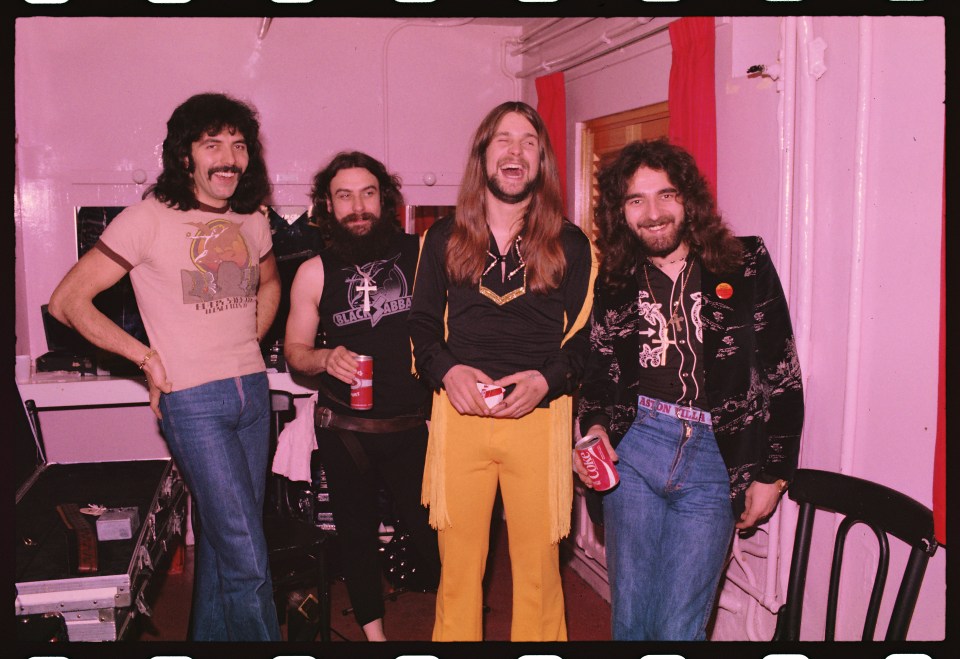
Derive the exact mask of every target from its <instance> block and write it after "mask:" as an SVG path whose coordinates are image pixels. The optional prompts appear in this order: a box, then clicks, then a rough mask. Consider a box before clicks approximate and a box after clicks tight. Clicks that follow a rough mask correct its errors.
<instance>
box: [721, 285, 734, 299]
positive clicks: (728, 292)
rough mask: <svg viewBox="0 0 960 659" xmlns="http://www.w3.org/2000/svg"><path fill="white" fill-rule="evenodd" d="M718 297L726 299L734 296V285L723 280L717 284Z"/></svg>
mask: <svg viewBox="0 0 960 659" xmlns="http://www.w3.org/2000/svg"><path fill="white" fill-rule="evenodd" d="M717 297H719V298H720V299H721V300H726V299H729V298H731V297H733V286H731V285H730V284H728V283H727V282H721V283H719V284H717Z"/></svg>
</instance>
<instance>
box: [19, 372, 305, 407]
mask: <svg viewBox="0 0 960 659" xmlns="http://www.w3.org/2000/svg"><path fill="white" fill-rule="evenodd" d="M267 377H268V378H269V380H270V388H271V389H274V390H278V391H289V392H290V393H292V394H293V395H294V396H310V395H312V394H314V393H315V392H316V390H317V389H316V385H315V384H313V383H312V382H311V379H310V378H307V377H302V376H299V375H292V374H290V373H268V374H267ZM17 386H18V387H19V388H20V396H21V397H22V398H23V400H24V401H28V400H32V401H33V402H34V404H35V405H36V406H37V409H38V410H41V411H43V410H50V409H64V408H95V407H116V406H123V405H147V404H148V402H149V400H148V397H147V382H146V379H145V378H142V377H139V378H119V377H113V376H109V375H80V374H79V373H67V372H56V373H35V374H34V375H33V377H31V379H30V380H29V381H28V382H21V383H18V384H17Z"/></svg>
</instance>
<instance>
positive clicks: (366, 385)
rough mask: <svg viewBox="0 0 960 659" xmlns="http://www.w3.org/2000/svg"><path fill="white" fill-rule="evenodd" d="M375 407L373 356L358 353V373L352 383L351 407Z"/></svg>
mask: <svg viewBox="0 0 960 659" xmlns="http://www.w3.org/2000/svg"><path fill="white" fill-rule="evenodd" d="M371 408H373V357H370V356H369V355H357V373H356V377H354V379H353V384H351V385H350V409H354V410H369V409H371Z"/></svg>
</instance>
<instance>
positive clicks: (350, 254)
mask: <svg viewBox="0 0 960 659" xmlns="http://www.w3.org/2000/svg"><path fill="white" fill-rule="evenodd" d="M366 216H367V217H374V216H371V215H369V214H367V215H366ZM349 218H350V216H347V217H345V218H344V220H347V219H349ZM327 231H328V233H329V238H328V240H327V249H329V250H330V251H331V252H333V254H335V255H336V256H338V257H339V258H341V259H343V261H344V262H346V263H349V264H350V265H360V264H362V263H369V262H370V261H376V260H378V259H382V258H384V257H385V256H386V255H387V250H388V249H389V248H390V243H391V242H392V241H393V238H394V236H396V235H397V234H398V233H400V227H399V226H397V224H396V222H391V221H389V220H385V219H384V218H382V217H379V218H376V217H374V222H373V225H372V226H371V227H370V232H369V233H367V234H365V235H362V236H357V235H355V234H353V233H351V232H350V230H349V229H347V228H346V227H344V226H343V225H342V224H341V223H340V221H338V220H337V219H336V218H335V217H329V218H328V219H327Z"/></svg>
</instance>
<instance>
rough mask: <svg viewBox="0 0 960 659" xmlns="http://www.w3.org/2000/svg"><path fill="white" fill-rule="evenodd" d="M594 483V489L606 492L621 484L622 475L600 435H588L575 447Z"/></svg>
mask: <svg viewBox="0 0 960 659" xmlns="http://www.w3.org/2000/svg"><path fill="white" fill-rule="evenodd" d="M573 448H574V450H576V452H577V454H578V455H579V456H580V461H581V462H583V466H584V467H585V468H586V470H587V475H588V476H590V478H591V479H592V480H593V482H594V486H593V489H595V490H596V491H597V492H606V491H607V490H609V489H611V488H612V487H613V486H614V485H616V484H617V483H619V482H620V474H618V473H617V468H616V467H615V466H613V460H612V459H611V458H610V454H609V453H607V448H606V446H604V445H603V442H602V441H600V437H599V436H598V435H587V436H586V437H584V438H583V439H581V440H580V441H579V442H577V444H576V446H574V447H573Z"/></svg>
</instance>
